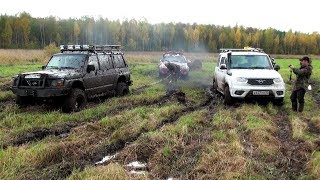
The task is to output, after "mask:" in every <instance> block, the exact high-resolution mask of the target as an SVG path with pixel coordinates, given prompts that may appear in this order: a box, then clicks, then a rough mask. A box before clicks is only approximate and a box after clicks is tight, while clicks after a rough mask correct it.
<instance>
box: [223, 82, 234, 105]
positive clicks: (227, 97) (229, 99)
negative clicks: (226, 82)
mask: <svg viewBox="0 0 320 180" xmlns="http://www.w3.org/2000/svg"><path fill="white" fill-rule="evenodd" d="M224 104H225V105H232V104H233V98H232V96H231V94H230V89H229V86H226V87H225V88H224Z"/></svg>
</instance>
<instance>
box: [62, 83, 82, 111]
mask: <svg viewBox="0 0 320 180" xmlns="http://www.w3.org/2000/svg"><path fill="white" fill-rule="evenodd" d="M86 104H87V96H86V95H85V93H84V91H83V90H82V89H78V88H73V89H71V92H70V94H69V95H68V96H67V97H66V100H65V102H64V104H63V106H62V111H63V112H65V113H69V112H78V111H80V110H81V109H83V108H84V107H85V106H86Z"/></svg>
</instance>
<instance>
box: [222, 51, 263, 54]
mask: <svg viewBox="0 0 320 180" xmlns="http://www.w3.org/2000/svg"><path fill="white" fill-rule="evenodd" d="M221 54H227V52H223V53H221ZM231 54H232V55H267V54H266V53H262V52H252V51H248V52H231Z"/></svg>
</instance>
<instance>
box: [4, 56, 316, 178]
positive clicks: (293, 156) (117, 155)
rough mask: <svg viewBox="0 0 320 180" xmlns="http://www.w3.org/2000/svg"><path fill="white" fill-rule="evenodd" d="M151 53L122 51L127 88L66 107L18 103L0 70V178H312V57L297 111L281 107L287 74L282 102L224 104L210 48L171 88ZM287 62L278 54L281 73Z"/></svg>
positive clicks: (313, 158) (313, 121) (287, 100)
mask: <svg viewBox="0 0 320 180" xmlns="http://www.w3.org/2000/svg"><path fill="white" fill-rule="evenodd" d="M154 56H155V54H150V53H146V54H143V53H131V54H130V55H128V61H129V63H130V70H131V72H132V78H133V82H134V84H133V86H132V87H131V94H130V95H128V96H125V97H103V98H97V99H92V100H90V101H89V104H88V107H87V108H86V109H85V110H83V111H81V112H78V113H72V114H64V113H62V112H61V110H60V108H59V107H52V106H49V105H37V104H36V105H33V106H30V107H25V108H18V107H17V106H16V105H15V102H14V96H13V94H12V93H11V92H10V89H9V84H10V77H11V76H12V75H13V74H14V73H15V72H12V71H9V70H8V71H6V73H5V75H4V73H3V74H0V128H1V130H0V145H1V149H0V179H65V178H68V179H168V178H173V179H233V178H240V179H317V178H319V177H320V163H319V162H320V138H319V135H320V112H319V111H317V109H318V108H319V106H320V95H319V82H320V81H319V79H320V72H318V69H319V67H320V63H319V61H315V62H313V63H314V64H313V65H314V67H315V71H314V74H313V79H312V85H313V90H312V91H310V92H308V93H307V95H306V108H305V112H304V113H302V114H297V113H293V112H292V111H291V109H290V105H291V104H290V102H289V95H290V88H291V84H289V83H288V84H287V90H288V91H287V95H286V98H285V105H283V106H281V107H280V106H275V105H273V104H272V103H270V104H259V103H258V104H257V103H252V102H239V103H237V104H235V105H234V106H225V105H223V103H222V97H221V95H219V94H215V93H213V92H212V91H211V82H212V79H211V78H212V74H213V68H214V66H215V64H214V59H213V58H212V59H209V58H208V57H209V56H210V54H201V55H200V54H199V55H197V54H192V56H194V59H204V61H203V66H202V69H200V70H195V71H192V72H191V73H190V77H189V79H188V80H178V83H177V84H176V85H175V88H169V86H168V82H167V81H166V80H161V79H159V78H158V76H157V75H158V73H157V63H155V62H154V61H156V60H150V59H157V58H155V57H154ZM190 56H191V55H190ZM212 56H213V55H212ZM197 57H198V58H197ZM293 61H294V60H290V59H286V60H282V59H279V60H277V62H278V63H279V64H280V65H281V68H282V69H281V71H280V73H281V74H282V75H283V77H284V79H285V80H286V81H287V80H288V74H289V73H288V72H289V70H288V68H286V67H287V64H289V63H291V62H293ZM294 63H297V62H295V61H294V62H293V64H294ZM12 66H13V67H15V68H17V67H16V66H15V65H11V66H10V67H8V66H2V67H1V68H2V69H6V68H8V69H15V68H12ZM19 67H20V69H23V70H26V69H29V70H34V69H37V68H39V67H41V64H36V65H34V64H33V65H19ZM317 68H318V69H317ZM17 69H19V68H17ZM15 71H16V70H15ZM173 89H174V90H173Z"/></svg>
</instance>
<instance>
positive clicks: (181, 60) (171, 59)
mask: <svg viewBox="0 0 320 180" xmlns="http://www.w3.org/2000/svg"><path fill="white" fill-rule="evenodd" d="M162 61H168V62H179V63H186V62H187V61H186V58H184V57H183V56H180V55H179V56H165V57H164V59H163V60H162Z"/></svg>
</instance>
